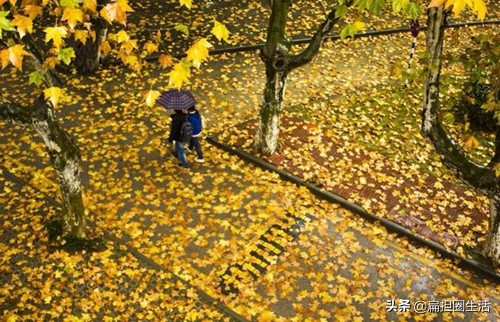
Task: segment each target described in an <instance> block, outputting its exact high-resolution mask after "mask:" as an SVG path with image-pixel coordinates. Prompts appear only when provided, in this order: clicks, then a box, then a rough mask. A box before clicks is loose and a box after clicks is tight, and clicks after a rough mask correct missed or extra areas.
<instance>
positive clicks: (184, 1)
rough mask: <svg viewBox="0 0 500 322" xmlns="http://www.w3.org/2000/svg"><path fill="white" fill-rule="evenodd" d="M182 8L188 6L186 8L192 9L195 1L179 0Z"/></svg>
mask: <svg viewBox="0 0 500 322" xmlns="http://www.w3.org/2000/svg"><path fill="white" fill-rule="evenodd" d="M179 4H180V6H181V7H182V6H186V8H188V9H191V7H192V6H193V1H192V0H179Z"/></svg>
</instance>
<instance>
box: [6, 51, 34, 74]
mask: <svg viewBox="0 0 500 322" xmlns="http://www.w3.org/2000/svg"><path fill="white" fill-rule="evenodd" d="M29 54H30V53H29V52H27V51H26V50H24V45H14V46H12V47H9V61H10V62H11V63H12V65H14V66H15V67H16V68H18V69H20V70H22V69H23V56H26V55H29ZM2 64H3V63H2Z"/></svg>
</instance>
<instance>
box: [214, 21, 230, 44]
mask: <svg viewBox="0 0 500 322" xmlns="http://www.w3.org/2000/svg"><path fill="white" fill-rule="evenodd" d="M212 34H214V35H215V37H216V38H217V39H218V40H219V41H220V40H221V39H224V41H225V42H229V30H228V29H227V28H226V26H225V25H223V24H222V23H220V22H218V21H217V20H215V19H214V27H213V28H212Z"/></svg>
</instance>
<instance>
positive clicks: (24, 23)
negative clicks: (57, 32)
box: [12, 15, 33, 38]
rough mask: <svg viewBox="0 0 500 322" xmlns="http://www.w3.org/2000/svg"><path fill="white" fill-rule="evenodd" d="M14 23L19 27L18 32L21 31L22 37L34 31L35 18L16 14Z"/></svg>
mask: <svg viewBox="0 0 500 322" xmlns="http://www.w3.org/2000/svg"><path fill="white" fill-rule="evenodd" d="M12 25H13V26H14V27H16V28H17V32H19V35H20V36H21V38H22V37H24V35H26V34H30V33H32V32H33V20H32V18H30V17H26V16H22V15H14V19H12Z"/></svg>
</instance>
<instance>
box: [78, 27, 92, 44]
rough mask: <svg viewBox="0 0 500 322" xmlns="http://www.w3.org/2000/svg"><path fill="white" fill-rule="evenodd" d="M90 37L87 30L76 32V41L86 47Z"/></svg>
mask: <svg viewBox="0 0 500 322" xmlns="http://www.w3.org/2000/svg"><path fill="white" fill-rule="evenodd" d="M88 35H89V32H88V31H87V30H75V40H78V41H80V42H81V43H82V44H84V45H85V43H86V42H87V38H88Z"/></svg>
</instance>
